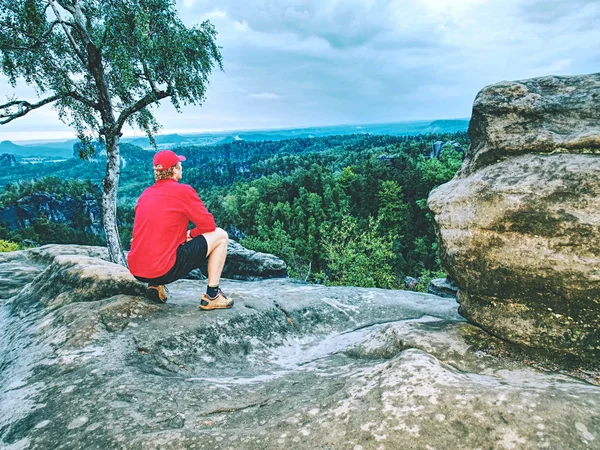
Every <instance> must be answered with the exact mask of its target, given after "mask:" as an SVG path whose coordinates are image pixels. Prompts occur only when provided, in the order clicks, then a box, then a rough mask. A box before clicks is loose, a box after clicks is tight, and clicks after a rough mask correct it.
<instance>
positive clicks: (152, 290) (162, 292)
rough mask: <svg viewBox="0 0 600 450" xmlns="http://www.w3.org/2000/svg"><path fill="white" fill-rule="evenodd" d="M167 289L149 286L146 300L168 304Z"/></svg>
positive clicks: (162, 286) (160, 286)
mask: <svg viewBox="0 0 600 450" xmlns="http://www.w3.org/2000/svg"><path fill="white" fill-rule="evenodd" d="M167 292H169V291H168V290H167V288H166V287H165V286H164V285H162V284H160V285H158V286H148V289H146V298H147V299H148V300H151V301H153V302H156V303H166V302H167V298H168V296H167Z"/></svg>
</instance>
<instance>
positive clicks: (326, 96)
mask: <svg viewBox="0 0 600 450" xmlns="http://www.w3.org/2000/svg"><path fill="white" fill-rule="evenodd" d="M177 5H178V8H179V12H180V17H181V18H182V20H184V22H185V23H186V24H187V25H189V26H191V25H194V24H197V23H199V22H201V21H203V20H210V21H211V22H212V23H213V24H214V25H215V27H216V29H217V31H218V38H217V41H218V44H219V45H220V46H221V47H222V53H223V59H224V69H225V71H224V72H216V73H214V74H213V75H212V76H211V77H210V80H211V82H210V86H209V88H208V91H207V100H206V102H205V104H204V105H203V106H202V107H201V108H196V107H185V108H184V113H183V114H181V115H177V114H175V113H174V111H173V109H172V108H171V107H170V106H168V105H167V104H164V106H161V108H160V109H158V110H157V116H158V119H159V121H160V122H161V123H162V124H163V125H164V127H165V130H168V129H170V128H186V129H189V128H197V129H224V128H227V129H232V128H260V127H269V128H272V127H278V126H299V125H320V124H335V123H361V122H362V123H367V122H377V121H385V122H390V121H394V120H405V119H406V120H410V119H420V118H424V119H429V118H431V119H434V118H451V117H466V116H469V114H470V112H471V106H472V102H473V99H474V98H475V95H476V94H477V92H478V91H479V90H480V89H481V88H482V87H484V86H485V85H488V84H492V83H495V82H498V81H501V80H514V79H523V78H531V77H535V76H542V75H548V74H557V75H568V74H577V73H590V72H594V71H597V70H598V65H599V62H600V47H598V45H597V43H598V42H599V41H600V31H599V29H598V27H597V23H598V21H599V20H600V2H598V0H503V1H501V2H500V1H496V0H253V1H252V2H240V1H239V0H220V1H219V3H218V4H215V3H214V2H211V1H209V0H178V2H177ZM215 5H218V6H215ZM5 90H6V89H4V88H3V85H2V81H1V80H0V92H3V91H5ZM20 92H21V91H20ZM275 100H277V101H275ZM49 111H50V113H52V111H51V110H49ZM21 120H25V119H21ZM0 134H2V129H0Z"/></svg>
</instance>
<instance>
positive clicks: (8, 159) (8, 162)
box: [0, 153, 17, 167]
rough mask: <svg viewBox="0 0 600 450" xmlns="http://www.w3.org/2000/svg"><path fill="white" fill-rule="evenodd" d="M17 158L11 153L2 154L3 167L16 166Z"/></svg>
mask: <svg viewBox="0 0 600 450" xmlns="http://www.w3.org/2000/svg"><path fill="white" fill-rule="evenodd" d="M16 165H17V158H15V155H11V154H10V153H3V154H1V155H0V166H1V167H16Z"/></svg>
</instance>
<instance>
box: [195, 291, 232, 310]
mask: <svg viewBox="0 0 600 450" xmlns="http://www.w3.org/2000/svg"><path fill="white" fill-rule="evenodd" d="M232 306H233V300H232V299H230V298H229V297H227V296H226V295H225V294H224V293H223V291H222V290H221V289H219V293H218V294H217V296H216V297H214V298H212V297H209V296H208V294H202V297H200V306H199V308H200V309H205V310H208V309H226V308H231V307H232Z"/></svg>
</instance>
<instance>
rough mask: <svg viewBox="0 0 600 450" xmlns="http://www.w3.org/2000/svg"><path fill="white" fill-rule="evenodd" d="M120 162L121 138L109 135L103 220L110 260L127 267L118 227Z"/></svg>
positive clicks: (103, 186)
mask: <svg viewBox="0 0 600 450" xmlns="http://www.w3.org/2000/svg"><path fill="white" fill-rule="evenodd" d="M120 162H121V156H120V153H119V138H118V137H117V136H107V137H106V176H105V177H104V180H102V188H103V189H102V212H103V219H102V221H103V225H104V233H105V235H106V246H107V247H108V256H109V258H110V260H111V261H112V262H114V263H117V264H120V265H122V266H125V267H127V260H126V259H125V255H124V254H123V246H122V245H121V238H120V237H119V230H118V228H117V187H118V186H119V176H120V174H121V168H120Z"/></svg>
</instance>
